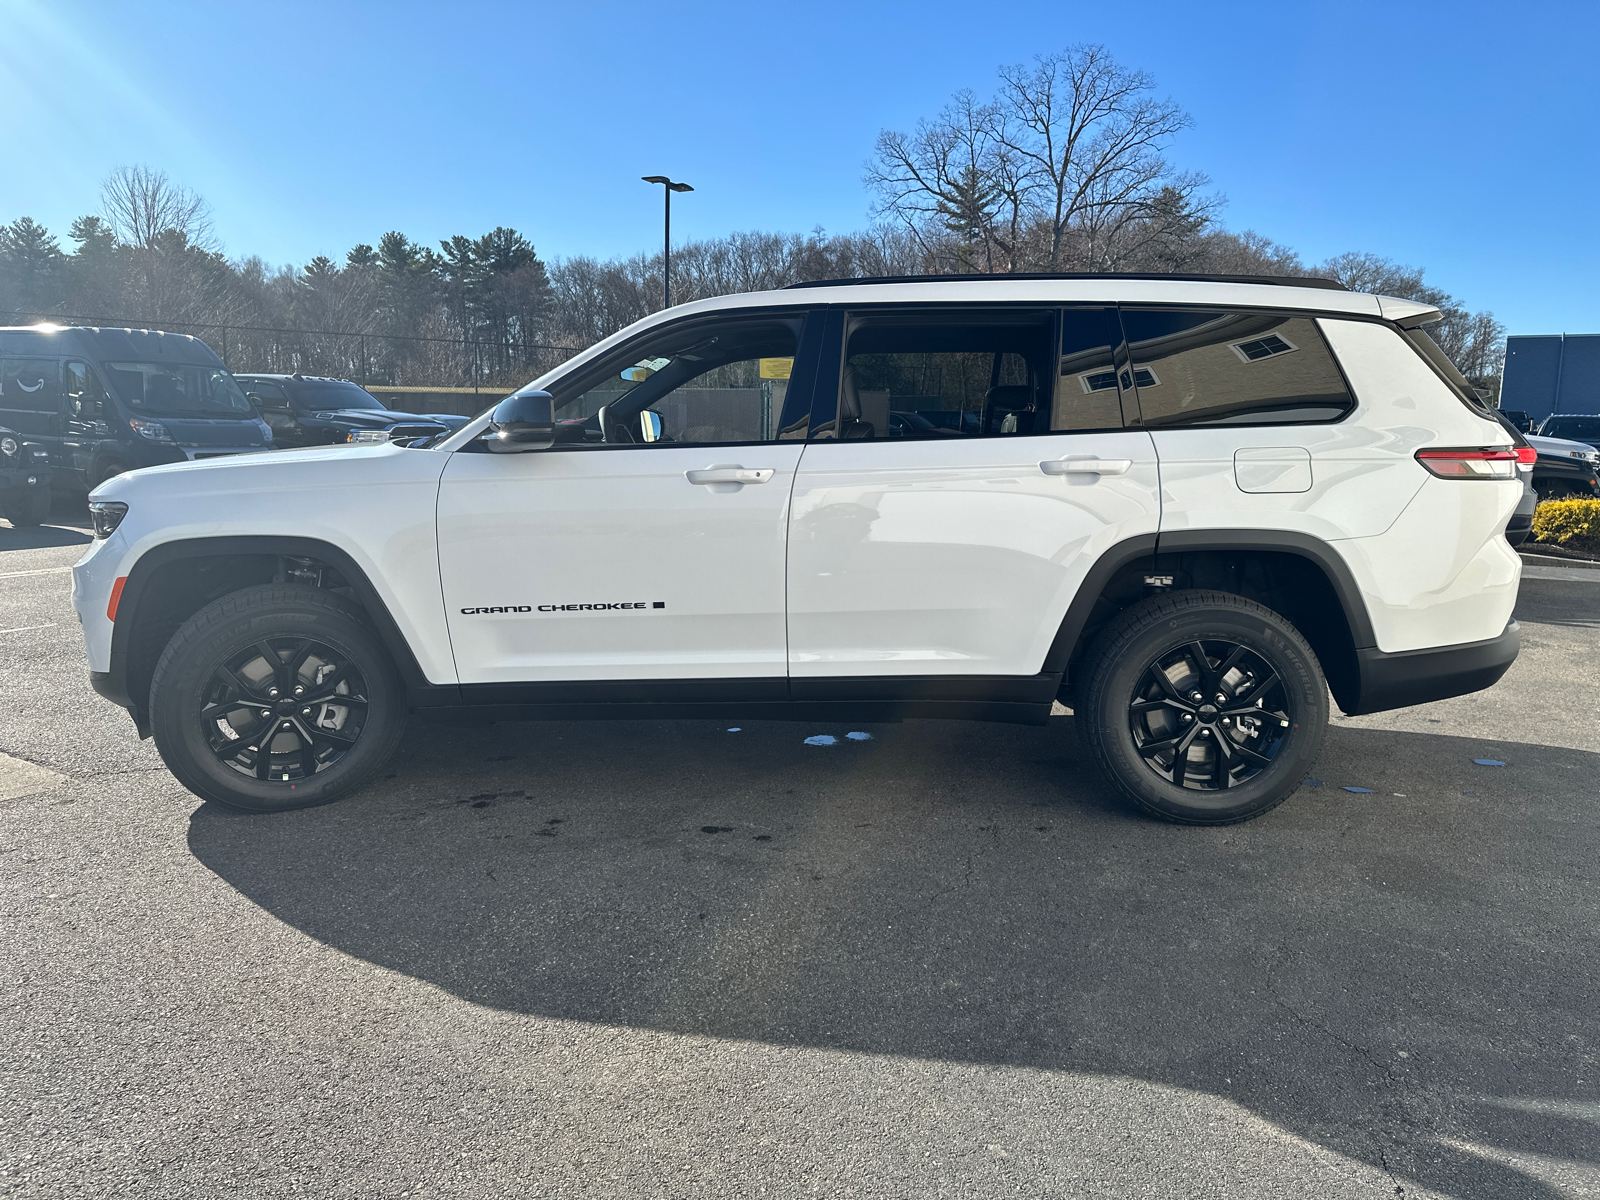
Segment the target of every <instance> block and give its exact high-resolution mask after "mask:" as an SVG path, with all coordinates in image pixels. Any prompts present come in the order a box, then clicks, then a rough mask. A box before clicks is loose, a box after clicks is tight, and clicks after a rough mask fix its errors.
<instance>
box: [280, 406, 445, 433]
mask: <svg viewBox="0 0 1600 1200" xmlns="http://www.w3.org/2000/svg"><path fill="white" fill-rule="evenodd" d="M311 416H312V419H313V420H324V421H338V422H339V423H340V424H341V425H353V426H355V427H356V428H357V429H387V428H389V426H391V425H416V424H428V423H431V424H438V422H437V421H432V420H431V418H428V417H419V416H417V415H416V414H415V413H403V412H393V411H391V410H389V409H383V408H319V409H317V410H316V412H314V413H312V414H311Z"/></svg>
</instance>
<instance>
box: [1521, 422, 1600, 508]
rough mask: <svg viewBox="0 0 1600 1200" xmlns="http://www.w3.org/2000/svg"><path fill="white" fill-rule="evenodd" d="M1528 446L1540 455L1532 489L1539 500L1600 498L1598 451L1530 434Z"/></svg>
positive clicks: (1599, 454)
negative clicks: (1570, 497)
mask: <svg viewBox="0 0 1600 1200" xmlns="http://www.w3.org/2000/svg"><path fill="white" fill-rule="evenodd" d="M1528 442H1529V444H1530V445H1532V446H1533V448H1534V449H1535V450H1537V451H1538V452H1539V461H1538V462H1536V463H1535V464H1534V467H1533V486H1534V487H1535V488H1536V489H1538V492H1539V498H1540V499H1541V500H1560V499H1562V498H1563V497H1566V496H1600V450H1596V449H1595V448H1594V447H1593V446H1591V445H1590V444H1589V443H1588V442H1575V441H1570V440H1568V439H1567V438H1558V437H1545V436H1544V435H1542V434H1532V435H1530V436H1529V437H1528Z"/></svg>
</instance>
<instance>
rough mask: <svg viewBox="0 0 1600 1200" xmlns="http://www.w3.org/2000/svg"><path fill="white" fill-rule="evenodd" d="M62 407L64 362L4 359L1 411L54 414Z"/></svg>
mask: <svg viewBox="0 0 1600 1200" xmlns="http://www.w3.org/2000/svg"><path fill="white" fill-rule="evenodd" d="M60 404H61V362H60V360H59V359H54V358H3V359H0V409H4V410H6V411H9V412H32V413H54V412H57V411H59V406H60Z"/></svg>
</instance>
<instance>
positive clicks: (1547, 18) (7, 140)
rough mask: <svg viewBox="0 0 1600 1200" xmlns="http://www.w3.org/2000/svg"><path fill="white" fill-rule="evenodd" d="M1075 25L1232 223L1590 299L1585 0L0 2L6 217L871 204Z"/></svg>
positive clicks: (762, 219) (232, 238)
mask: <svg viewBox="0 0 1600 1200" xmlns="http://www.w3.org/2000/svg"><path fill="white" fill-rule="evenodd" d="M1076 42H1100V43H1103V44H1105V45H1106V46H1107V47H1109V48H1110V49H1111V51H1112V53H1113V54H1114V55H1115V56H1116V57H1117V58H1118V59H1119V60H1120V61H1121V62H1123V63H1124V64H1126V65H1129V66H1134V67H1140V68H1143V69H1145V70H1148V71H1150V72H1151V73H1153V74H1154V75H1155V77H1156V81H1157V85H1158V88H1159V90H1160V91H1161V92H1162V93H1164V94H1166V95H1169V96H1171V97H1172V98H1173V99H1175V100H1176V101H1177V102H1178V103H1180V104H1182V105H1183V106H1184V107H1185V108H1186V109H1188V111H1189V112H1190V113H1191V114H1192V115H1193V117H1194V120H1195V127H1194V128H1193V129H1192V130H1190V131H1189V132H1187V133H1185V134H1183V135H1182V136H1181V137H1180V139H1179V140H1178V141H1177V142H1176V143H1175V144H1174V146H1173V147H1172V150H1171V153H1170V158H1171V159H1172V161H1173V163H1174V164H1175V165H1176V166H1178V167H1180V168H1184V169H1192V170H1200V171H1204V172H1205V173H1207V174H1208V175H1210V176H1211V178H1212V180H1213V185H1214V187H1215V189H1216V190H1217V191H1218V192H1221V193H1222V194H1224V195H1225V196H1226V197H1227V199H1228V205H1227V208H1226V209H1225V210H1224V213H1223V220H1224V222H1225V223H1226V224H1227V225H1228V226H1229V227H1230V228H1234V229H1254V230H1256V231H1257V232H1260V233H1262V234H1265V235H1267V236H1268V237H1271V238H1273V239H1275V240H1277V241H1281V242H1284V243H1287V244H1288V245H1291V246H1293V247H1294V248H1296V249H1297V250H1299V251H1300V252H1301V254H1302V255H1303V256H1304V257H1305V258H1307V259H1308V260H1310V261H1315V260H1317V259H1320V258H1323V257H1326V256H1327V255H1330V254H1334V253H1338V252H1340V251H1343V250H1350V249H1360V250H1371V251H1375V252H1377V253H1380V254H1383V255H1387V256H1389V257H1392V258H1395V259H1398V260H1400V261H1403V262H1407V263H1415V264H1420V265H1422V266H1424V267H1426V269H1427V273H1428V278H1429V280H1430V281H1431V282H1434V283H1436V284H1438V285H1439V286H1442V287H1444V288H1446V289H1447V290H1449V291H1450V292H1452V293H1454V294H1455V295H1457V296H1458V297H1460V298H1461V299H1463V300H1464V301H1465V302H1466V303H1467V304H1469V305H1470V306H1471V307H1473V308H1490V309H1493V310H1494V311H1495V312H1496V313H1497V314H1498V315H1499V316H1500V317H1501V319H1502V320H1504V321H1505V322H1506V323H1507V325H1508V326H1509V327H1510V329H1511V332H1513V333H1534V332H1553V331H1563V330H1565V331H1568V332H1595V331H1600V286H1597V285H1596V281H1597V279H1600V238H1597V235H1596V224H1597V218H1600V211H1597V209H1600V205H1597V203H1596V197H1597V195H1600V61H1597V56H1596V50H1597V47H1600V5H1594V4H1592V3H1591V4H1588V5H1577V4H1573V5H1542V4H1531V3H1530V4H1521V5H1518V6H1515V7H1512V6H1507V5H1499V6H1496V5H1489V4H1484V3H1472V2H1465V3H1458V4H1454V5H1448V6H1447V5H1437V4H1432V5H1421V4H1406V3H1393V2H1391V3H1387V4H1370V5H1369V4H1360V3H1337V4H1333V3H1323V4H1316V5H1296V4H1293V3H1282V2H1280V3H1273V4H1232V5H1229V4H1211V5H1196V4H1192V3H1191V4H1166V3H1150V2H1147V3H1143V4H1139V5H1108V4H1095V5H1087V4H1075V3H1070V2H1067V0H1054V2H1052V3H1014V4H985V5H972V4H967V5H958V4H953V3H946V2H944V0H923V2H920V3H879V4H864V3H833V2H831V0H830V2H826V3H818V2H808V3H805V4H801V5H796V4H787V5H766V4H751V3H748V2H746V3H684V2H683V0H678V2H677V3H655V4H608V3H595V2H592V0H591V2H588V3H584V2H579V3H570V2H569V3H565V4H509V3H501V4H492V3H477V4H475V3H454V4H449V5H445V4H436V5H408V4H382V5H379V4H372V5H365V4H345V3H338V2H336V0H324V2H323V3H318V4H298V3H282V2H279V3H270V4H269V3H253V4H217V3H199V2H194V3H190V2H185V0H168V2H162V0H144V2H143V3H139V4H121V3H111V2H109V0H107V2H103V3H84V2H81V0H46V2H37V0H0V129H3V130H4V136H3V137H0V220H10V219H12V218H15V217H17V216H21V215H28V216H32V217H34V218H35V219H37V220H41V221H43V222H45V223H46V224H47V225H49V226H50V227H51V229H52V230H53V231H55V232H56V233H58V234H59V235H61V236H62V237H63V240H65V234H66V230H67V226H68V224H69V223H70V221H71V219H72V218H73V217H74V216H77V215H79V214H81V213H84V212H90V211H94V210H95V209H96V207H97V203H98V201H97V197H98V192H99V186H100V182H101V180H102V179H103V178H104V176H105V174H106V173H107V172H108V171H109V170H111V169H112V168H113V167H114V166H116V165H118V164H121V163H145V164H148V165H150V166H154V167H159V168H161V169H163V170H165V171H167V172H168V173H169V174H170V175H171V176H172V177H173V178H174V179H175V180H177V181H179V182H181V183H183V184H186V185H188V186H190V187H192V188H194V189H196V190H197V191H199V192H200V193H201V194H202V195H204V196H205V197H206V198H207V199H208V200H209V201H210V203H211V205H212V207H213V209H214V215H215V224H216V230H217V233H218V234H219V236H220V237H221V239H222V241H223V243H224V246H225V249H226V250H227V252H228V253H229V254H231V255H241V254H249V253H256V254H260V255H262V256H263V257H265V258H266V259H268V260H269V261H270V262H273V263H280V262H294V263H302V262H304V261H305V260H306V259H308V258H310V257H312V256H313V255H316V254H329V255H331V256H335V257H340V256H342V255H343V253H344V251H345V250H346V249H348V248H349V247H350V246H351V245H352V244H354V243H356V242H358V241H365V242H375V241H376V240H377V239H378V237H379V235H380V234H382V233H383V232H384V231H385V230H388V229H400V230H403V231H404V232H406V233H407V234H409V235H411V236H413V237H415V238H418V239H421V240H426V241H428V242H437V241H438V240H439V239H440V238H443V237H446V236H449V235H450V234H454V233H467V234H473V235H476V234H479V233H482V232H484V231H486V230H488V229H490V228H493V227H494V226H496V225H511V226H514V227H516V228H517V229H519V230H521V231H522V232H523V233H524V234H526V235H527V236H528V237H529V238H530V239H531V240H532V241H533V242H534V244H535V245H536V247H537V248H538V249H539V251H540V253H541V254H543V255H544V256H546V257H556V256H563V255H571V254H596V255H601V256H609V255H613V254H622V253H632V252H635V251H638V250H647V249H653V248H654V247H655V246H656V245H657V243H658V240H659V236H660V189H659V188H651V187H649V186H647V185H646V184H643V183H641V182H639V176H641V175H647V174H656V173H663V174H670V175H672V176H674V177H675V178H679V179H685V180H688V181H689V182H690V183H692V184H694V186H695V188H696V191H695V192H694V194H693V195H689V196H685V197H682V198H681V200H679V201H678V202H676V203H675V204H674V206H673V218H674V220H673V229H674V234H675V237H682V238H692V237H699V236H713V235H717V234H722V233H726V232H729V231H731V230H735V229H774V230H801V231H803V230H809V229H811V228H813V227H814V226H818V225H821V226H823V227H824V228H826V229H829V230H833V231H846V230H851V229H856V228H860V227H862V226H863V225H865V224H867V223H868V220H869V214H868V204H869V197H868V195H867V193H866V191H865V190H864V188H863V186H862V183H861V172H862V165H863V163H864V162H865V160H866V159H867V158H868V156H869V155H870V153H871V148H872V143H873V139H874V137H875V136H876V134H877V132H878V131H879V130H880V129H881V128H884V127H895V128H905V127H909V126H911V125H913V124H915V122H916V120H917V118H918V117H921V116H925V115H931V114H932V113H934V112H936V111H937V110H938V109H939V107H940V106H941V105H942V104H943V103H944V102H945V101H946V100H947V99H948V98H949V96H950V94H951V93H952V92H954V91H956V90H957V89H958V88H962V87H970V88H973V89H974V90H976V91H979V92H985V91H987V90H989V89H990V88H991V87H992V86H993V82H994V70H995V67H996V66H997V65H998V64H1000V63H1005V62H1018V61H1023V60H1026V59H1028V58H1029V57H1031V56H1032V55H1034V54H1037V53H1041V52H1047V51H1050V50H1055V49H1059V48H1062V47H1064V46H1067V45H1070V44H1073V43H1076Z"/></svg>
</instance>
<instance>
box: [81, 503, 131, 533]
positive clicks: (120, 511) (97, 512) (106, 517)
mask: <svg viewBox="0 0 1600 1200" xmlns="http://www.w3.org/2000/svg"><path fill="white" fill-rule="evenodd" d="M127 515H128V506H127V505H126V504H124V503H123V502H122V501H121V500H91V501H89V519H90V520H91V521H93V522H94V535H95V537H97V538H108V537H110V536H111V535H112V534H113V533H115V532H116V531H117V526H118V525H121V524H122V518H123V517H125V516H127Z"/></svg>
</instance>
